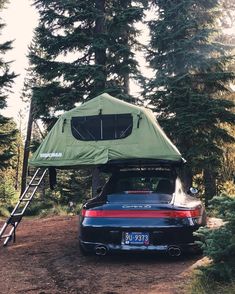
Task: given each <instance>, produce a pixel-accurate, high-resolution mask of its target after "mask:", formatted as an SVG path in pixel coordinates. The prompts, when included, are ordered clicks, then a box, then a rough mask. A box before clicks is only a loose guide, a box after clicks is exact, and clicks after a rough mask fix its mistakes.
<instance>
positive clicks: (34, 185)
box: [29, 184, 39, 187]
mask: <svg viewBox="0 0 235 294" xmlns="http://www.w3.org/2000/svg"><path fill="white" fill-rule="evenodd" d="M29 186H32V187H37V186H39V184H30V185H29Z"/></svg>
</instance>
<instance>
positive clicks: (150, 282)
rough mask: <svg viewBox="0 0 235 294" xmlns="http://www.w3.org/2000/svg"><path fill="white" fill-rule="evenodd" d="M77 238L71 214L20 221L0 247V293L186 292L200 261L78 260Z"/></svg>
mask: <svg viewBox="0 0 235 294" xmlns="http://www.w3.org/2000/svg"><path fill="white" fill-rule="evenodd" d="M1 224H2V222H0V225H1ZM77 236H78V218H77V217H76V216H56V217H48V218H43V219H40V218H36V219H24V220H23V221H22V223H21V224H20V226H19V228H18V231H17V240H16V243H15V244H13V245H12V244H11V245H9V246H8V247H4V248H3V247H0V293H1V294H15V293H18V294H20V293H22V294H28V293H35V294H36V293H37V294H54V293H62V294H64V293H78V294H85V293H86V294H90V293H94V294H124V293H125V294H133V293H135V294H182V293H189V292H188V289H189V284H190V282H191V276H192V272H193V268H195V266H196V265H197V264H198V263H201V260H200V258H201V256H184V257H181V258H180V259H178V260H172V259H170V258H167V257H166V256H159V255H152V254H151V255H146V254H144V255H143V254H128V255H127V254H122V255H120V254H119V255H110V256H109V255H108V256H105V257H98V256H89V257H84V256H82V255H81V253H80V251H79V249H78V238H77ZM1 245H2V243H1Z"/></svg>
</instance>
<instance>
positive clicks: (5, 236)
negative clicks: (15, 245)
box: [1, 234, 12, 238]
mask: <svg viewBox="0 0 235 294" xmlns="http://www.w3.org/2000/svg"><path fill="white" fill-rule="evenodd" d="M11 236H12V235H11V234H8V235H2V236H1V238H8V237H11Z"/></svg>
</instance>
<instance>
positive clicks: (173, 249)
mask: <svg viewBox="0 0 235 294" xmlns="http://www.w3.org/2000/svg"><path fill="white" fill-rule="evenodd" d="M167 252H168V254H169V256H176V257H178V256H180V255H181V253H182V251H181V249H180V248H179V247H177V246H170V247H169V248H168V249H167Z"/></svg>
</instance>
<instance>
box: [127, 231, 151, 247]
mask: <svg viewBox="0 0 235 294" xmlns="http://www.w3.org/2000/svg"><path fill="white" fill-rule="evenodd" d="M123 244H125V245H149V233H142V232H123Z"/></svg>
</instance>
